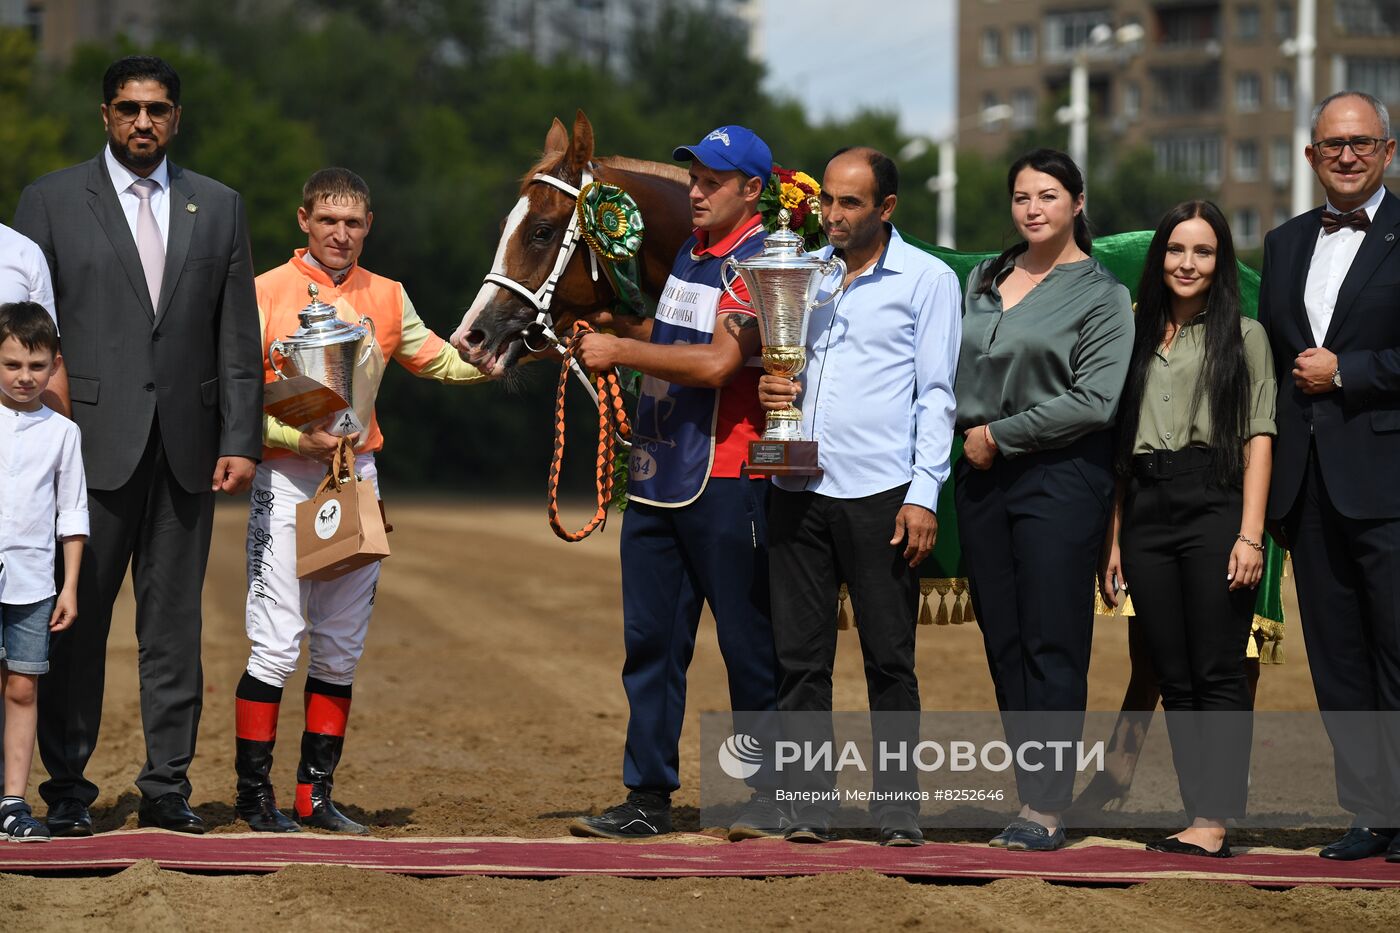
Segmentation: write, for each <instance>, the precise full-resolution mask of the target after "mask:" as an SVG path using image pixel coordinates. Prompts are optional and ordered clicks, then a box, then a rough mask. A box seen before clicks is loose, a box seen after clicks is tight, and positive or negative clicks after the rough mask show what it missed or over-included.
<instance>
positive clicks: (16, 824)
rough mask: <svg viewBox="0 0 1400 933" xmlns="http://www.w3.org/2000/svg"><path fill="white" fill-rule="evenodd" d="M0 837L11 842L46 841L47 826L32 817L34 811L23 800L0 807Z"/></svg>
mask: <svg viewBox="0 0 1400 933" xmlns="http://www.w3.org/2000/svg"><path fill="white" fill-rule="evenodd" d="M0 838H7V839H9V840H10V841H11V842H48V841H49V839H50V838H52V837H51V836H50V835H49V830H48V827H47V826H45V825H44V824H43V823H40V822H39V821H38V820H36V819H34V812H33V811H32V810H30V809H29V804H27V803H25V802H24V801H23V800H18V801H16V802H14V803H10V804H6V805H5V806H3V807H0Z"/></svg>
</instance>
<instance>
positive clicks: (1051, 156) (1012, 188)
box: [977, 149, 1094, 293]
mask: <svg viewBox="0 0 1400 933" xmlns="http://www.w3.org/2000/svg"><path fill="white" fill-rule="evenodd" d="M1023 169H1032V170H1033V171H1037V172H1044V173H1045V174H1046V175H1051V176H1053V177H1054V179H1055V180H1056V181H1058V182H1059V183H1060V184H1061V185H1064V188H1065V190H1066V191H1068V192H1069V196H1070V199H1071V200H1074V201H1078V200H1079V196H1080V195H1081V194H1083V193H1084V176H1083V175H1081V174H1080V172H1079V166H1077V165H1075V164H1074V160H1073V159H1071V158H1070V157H1069V156H1067V155H1065V154H1064V153H1063V152H1061V151H1060V150H1058V149H1032V150H1031V151H1030V152H1027V153H1026V154H1025V155H1023V156H1021V158H1019V159H1017V160H1016V161H1015V162H1012V163H1011V170H1010V171H1008V172H1007V173H1006V193H1007V195H1008V196H1009V195H1012V194H1015V192H1016V176H1017V175H1019V174H1021V171H1022V170H1023ZM1074 242H1075V243H1077V244H1079V248H1080V249H1082V250H1083V251H1084V252H1085V254H1086V255H1091V254H1093V252H1094V238H1093V236H1091V235H1090V233H1089V218H1088V217H1086V216H1085V212H1084V211H1082V210H1081V211H1080V212H1079V213H1078V214H1075V215H1074ZM1026 249H1027V244H1026V241H1025V240H1021V241H1019V242H1017V243H1016V244H1015V245H1014V246H1011V247H1010V248H1008V249H1006V250H1004V251H1003V252H1002V254H1001V255H1000V256H998V257H997V258H996V259H993V260H992V261H991V262H990V263H988V264H987V268H986V269H984V270H983V272H982V280H981V281H980V282H978V283H977V291H978V292H979V293H985V292H986V291H987V290H988V289H989V288H991V287H992V283H994V282H995V281H996V279H997V276H999V275H1001V270H1003V269H1005V268H1006V265H1007V263H1009V262H1012V261H1013V260H1015V258H1016V257H1017V256H1019V255H1021V254H1022V253H1024V252H1025V251H1026Z"/></svg>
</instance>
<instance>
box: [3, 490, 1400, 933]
mask: <svg viewBox="0 0 1400 933" xmlns="http://www.w3.org/2000/svg"><path fill="white" fill-rule="evenodd" d="M574 511H576V512H578V513H579V514H580V515H582V514H583V512H582V510H579V509H576V510H574ZM245 516H246V513H245V512H244V511H243V510H241V509H240V508H238V507H237V506H236V505H234V504H232V503H230V504H228V505H227V506H225V507H222V508H220V510H219V512H218V514H217V519H216V528H215V539H214V550H213V555H212V558H211V564H210V572H209V576H208V580H207V583H206V586H205V635H204V672H205V681H206V688H207V695H206V697H205V707H204V719H203V726H202V729H201V735H200V746H199V754H198V756H197V757H196V759H195V763H194V767H193V769H192V771H191V779H192V781H193V783H194V795H193V803H194V804H195V806H196V809H198V810H199V812H200V814H201V815H202V816H203V817H204V818H205V819H206V820H207V821H208V822H209V824H210V826H211V829H212V831H214V832H220V831H223V832H230V831H239V830H241V829H243V828H244V827H243V824H240V823H237V822H235V821H234V818H233V811H232V799H233V781H234V778H233V744H234V743H233V718H234V717H233V692H234V688H235V686H236V684H237V681H238V678H239V676H240V674H241V672H242V669H243V665H244V662H245V661H246V652H247V647H246V640H245V637H244V634H243V622H242V606H243V595H244V589H243V586H244V569H243V538H244V535H243V523H244V519H245ZM575 517H577V516H575ZM391 519H392V521H393V522H394V525H395V528H396V530H395V532H394V534H393V536H392V538H391V542H392V545H393V547H394V552H395V553H394V556H393V557H392V558H391V559H390V560H389V561H388V563H387V564H386V565H385V572H384V576H383V578H382V580H381V583H380V587H379V592H378V598H377V605H376V612H375V619H374V622H373V624H372V627H371V631H370V636H369V643H368V646H367V648H366V651H365V658H364V661H363V663H362V664H361V667H360V672H359V677H358V679H357V682H356V686H355V704H354V709H353V710H352V713H351V720H350V733H349V736H348V739H347V743H346V752H345V758H344V761H343V763H342V765H341V768H340V771H339V773H338V775H337V784H336V797H337V800H338V801H340V802H341V803H342V806H343V807H344V808H345V809H346V810H347V812H349V813H350V814H351V815H352V816H356V817H358V818H360V819H363V820H366V821H367V822H370V823H372V824H373V825H374V826H375V832H376V834H380V835H402V834H413V835H420V834H421V835H424V836H447V835H492V834H495V835H513V836H557V835H561V834H564V833H565V832H566V829H565V827H566V824H567V822H568V820H569V819H570V818H572V817H573V816H575V815H577V814H579V813H587V812H596V811H598V810H600V809H602V808H604V807H606V806H609V805H611V804H612V803H615V802H617V800H618V799H619V798H620V796H621V795H622V793H623V788H622V787H621V783H620V779H619V775H620V768H621V757H622V739H623V731H624V728H625V723H626V712H627V710H626V702H625V698H624V696H623V692H622V687H621V683H620V680H619V671H620V669H621V663H622V639H621V627H620V596H619V589H618V587H619V583H618V564H617V531H616V529H617V527H618V526H617V525H614V526H613V527H612V528H610V529H608V530H607V531H606V532H604V533H602V534H597V535H594V536H593V537H592V538H590V539H589V540H588V541H586V542H583V543H582V544H577V545H567V544H564V543H562V542H560V541H558V540H557V539H556V538H554V536H553V535H552V534H551V533H550V531H549V529H548V527H547V525H546V522H545V517H544V507H543V503H539V504H529V505H501V504H487V503H480V502H468V501H455V502H445V501H432V502H428V501H418V502H412V501H404V500H400V501H399V502H397V503H392V504H391ZM1290 600H1291V594H1290ZM1290 609H1291V601H1290ZM131 614H132V608H131V604H130V597H129V594H128V595H127V596H125V597H124V598H123V601H122V602H121V603H120V604H119V607H118V615H117V618H116V619H115V620H114V622H113V630H112V638H111V642H110V653H109V667H108V670H109V674H108V684H107V699H106V713H105V719H104V722H103V732H102V739H101V742H100V744H99V748H98V751H97V754H96V756H95V757H94V758H93V761H92V764H91V767H90V768H89V777H91V778H92V779H93V780H94V781H96V782H97V783H98V785H99V786H100V787H101V788H102V796H101V797H100V799H99V800H98V802H97V806H96V807H95V808H94V817H95V818H96V821H97V827H98V829H99V830H110V829H115V828H118V827H122V826H127V827H134V826H135V823H136V815H135V810H136V805H137V796H136V791H135V788H134V786H133V785H132V783H131V782H132V780H133V779H134V777H135V775H136V773H137V770H138V768H139V766H140V763H141V761H142V760H143V759H144V749H143V744H142V738H141V729H140V713H139V707H138V684H137V680H136V673H135V672H136V650H137V649H136V643H135V637H134V635H133V633H132V623H131ZM1293 618H1294V619H1296V615H1294V616H1293ZM1289 636H1290V637H1289V639H1288V642H1287V645H1288V649H1287V650H1288V663H1287V664H1285V665H1283V666H1270V667H1266V668H1265V670H1264V676H1263V679H1262V682H1261V684H1260V689H1259V696H1258V707H1259V708H1260V709H1307V708H1310V707H1311V705H1312V690H1311V685H1310V682H1309V680H1308V673H1307V666H1306V657H1305V655H1304V652H1303V645H1302V639H1301V637H1299V635H1298V632H1297V629H1296V625H1290V630H1289ZM918 655H919V675H920V681H921V685H922V694H923V702H924V706H925V707H926V708H929V709H949V710H952V709H991V708H995V704H994V699H993V696H992V690H991V683H990V681H989V679H988V675H987V672H986V667H985V663H984V661H983V659H982V650H981V644H980V638H979V635H978V632H977V630H976V628H975V626H961V627H955V626H947V627H929V628H923V629H920V640H919V649H918ZM1126 656H1127V655H1126V639H1125V634H1124V623H1123V622H1122V621H1121V620H1114V619H1100V620H1099V621H1098V626H1097V629H1096V631H1095V641H1094V659H1093V666H1092V670H1091V681H1090V706H1091V708H1094V709H1116V708H1117V706H1118V703H1119V700H1120V699H1121V697H1122V691H1123V687H1124V684H1125V683H1126V679H1127V664H1126ZM299 687H300V681H299V679H298V680H297V681H294V682H293V683H291V684H289V689H288V692H287V698H288V700H287V703H286V707H287V712H286V713H285V714H284V719H283V724H282V730H281V732H282V735H283V736H284V738H283V741H282V744H281V746H280V750H281V752H282V753H281V755H280V757H279V758H278V761H277V765H276V768H275V769H274V777H275V779H276V782H277V786H278V788H279V791H280V792H281V795H282V797H283V799H284V800H289V799H290V796H291V789H292V786H293V784H294V777H293V772H294V769H295V764H296V762H295V755H296V741H295V739H294V738H292V737H294V736H296V735H297V734H298V731H299V725H300V723H299V716H300V710H299V707H300V702H299V695H298V693H299ZM864 692H865V688H864V681H863V676H862V674H861V670H860V665H859V648H858V645H857V644H856V641H855V637H854V635H853V633H850V632H847V633H844V634H843V635H842V636H841V641H840V650H839V659H838V665H837V672H836V706H837V708H838V709H861V708H863V707H864V703H865V697H864ZM689 697H690V700H689V711H688V715H687V724H686V733H685V736H684V739H683V743H684V744H683V751H682V757H683V762H682V764H683V767H682V782H683V787H682V789H681V790H680V791H679V792H678V794H677V795H676V798H675V803H676V805H677V824H678V827H677V828H679V829H689V830H696V829H704V827H701V826H699V825H698V811H697V809H696V806H697V804H698V794H697V790H696V786H695V785H696V783H697V780H698V776H699V764H698V762H697V760H696V758H697V749H698V744H699V726H698V718H697V717H698V714H699V713H700V712H702V711H709V710H723V709H725V708H726V707H727V692H726V687H725V680H724V674H723V665H722V663H721V661H720V658H719V652H718V648H717V646H716V644H715V640H714V636H713V627H712V625H710V624H709V623H708V621H707V622H706V623H705V624H704V625H702V633H701V637H700V641H699V645H698V646H697V649H696V653H695V661H694V664H693V666H692V668H691V679H690V693H689ZM1330 835H1331V834H1330V833H1326V832H1323V833H1321V834H1317V833H1312V834H1308V833H1301V834H1295V835H1294V836H1292V837H1290V838H1287V839H1282V838H1274V839H1270V840H1267V841H1272V842H1275V843H1283V844H1291V845H1298V846H1306V845H1316V844H1318V843H1320V842H1322V841H1324V840H1325V839H1326V838H1327V837H1328V836H1330ZM938 838H947V839H954V838H968V839H980V838H981V834H980V833H979V834H976V835H972V836H968V835H967V833H966V832H965V831H964V832H963V833H962V835H961V836H959V835H958V834H957V833H953V834H951V835H948V834H947V833H944V834H940V835H939V836H938ZM1242 841H1244V842H1246V843H1247V842H1248V841H1249V840H1248V839H1244V840H1242ZM1259 841H1266V840H1259ZM1363 911H1364V912H1365V913H1364V914H1363V913H1362V912H1363ZM329 915H335V916H337V917H338V920H337V925H338V926H341V927H343V928H345V929H382V928H384V927H386V926H387V927H390V928H400V927H407V926H410V925H411V926H415V927H417V926H422V925H424V924H451V925H452V926H465V925H467V924H473V925H477V924H480V925H488V924H489V925H490V926H492V927H499V928H506V929H530V928H540V927H559V926H565V925H567V926H569V927H572V928H578V929H615V928H617V927H620V926H623V925H632V926H639V927H646V928H651V927H658V928H673V929H674V928H693V929H707V928H718V927H732V926H733V925H735V923H736V922H742V923H743V924H744V925H746V926H751V927H755V928H761V929H767V928H779V927H792V928H799V927H809V926H812V925H814V923H816V924H817V925H820V926H828V925H829V926H833V927H834V926H837V925H840V926H843V927H851V928H857V929H865V928H875V927H877V926H878V927H891V926H895V927H899V926H902V927H906V928H911V929H917V928H923V927H941V926H944V925H947V924H949V923H956V924H958V925H959V926H961V927H965V928H967V929H1022V928H1027V929H1029V928H1031V927H1035V928H1038V929H1039V928H1044V927H1046V926H1050V927H1060V926H1069V925H1071V924H1072V925H1073V926H1074V927H1076V928H1077V929H1081V930H1100V929H1103V930H1107V929H1121V928H1123V927H1126V926H1134V927H1138V928H1141V929H1145V930H1172V929H1203V928H1220V929H1224V928H1229V929H1230V930H1232V931H1246V930H1254V929H1259V930H1264V929H1271V930H1278V929H1294V928H1296V929H1309V928H1313V929H1315V928H1317V927H1320V926H1323V925H1335V926H1338V927H1340V928H1346V927H1349V926H1359V925H1360V924H1361V923H1362V922H1363V921H1362V918H1363V917H1365V920H1366V921H1367V922H1368V923H1367V925H1378V924H1384V923H1385V922H1386V920H1387V919H1388V920H1389V921H1390V922H1391V923H1394V922H1397V921H1400V896H1394V895H1386V894H1377V893H1367V892H1337V891H1331V890H1321V889H1296V890H1293V891H1289V892H1267V891H1258V890H1253V889H1249V888H1242V887H1237V886H1227V885H1213V884H1208V883H1202V882H1188V881H1171V882H1153V883H1150V884H1145V885H1139V886H1135V887H1131V888H1126V889H1102V888H1075V887H1070V886H1061V885H1051V884H1047V883H1044V882H1040V881H1034V880H1008V881H998V882H994V883H991V884H987V885H935V884H915V883H910V882H906V881H902V880H898V879H890V878H884V877H880V876H877V875H873V874H866V873H855V874H850V875H843V876H839V877H821V878H803V879H771V880H764V881H751V880H741V879H700V880H666V881H635V880H622V879H581V878H575V879H565V880H558V881H522V880H502V879H483V878H457V879H436V880H423V879H413V878H403V877H394V876H379V875H374V874H372V873H365V872H359V871H356V870H353V869H339V868H327V867H314V866H304V867H296V868H291V869H287V870H284V871H281V872H278V873H277V874H275V875H271V876H266V877H203V876H191V875H183V874H179V873H175V872H167V871H161V870H159V869H158V868H156V867H155V866H154V865H153V864H144V863H143V864H140V865H137V866H135V867H133V868H131V869H129V870H127V871H125V872H122V873H120V874H118V875H115V876H112V877H107V878H29V877H19V876H0V917H5V918H6V920H4V921H0V927H3V928H11V929H16V928H19V926H18V925H16V926H11V925H10V922H9V919H10V918H22V920H21V922H22V925H23V927H24V928H27V929H72V928H77V927H82V928H84V929H89V930H90V929H120V930H134V929H151V928H172V929H179V928H199V929H231V928H245V929H246V928H247V926H248V925H249V923H250V922H259V923H262V924H269V923H271V924H275V925H276V926H278V927H281V926H284V925H285V926H293V925H297V926H302V927H305V926H307V925H308V924H309V923H317V922H324V918H325V917H327V916H329ZM818 918H820V919H819V920H818Z"/></svg>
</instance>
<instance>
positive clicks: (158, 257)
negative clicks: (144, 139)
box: [131, 178, 165, 307]
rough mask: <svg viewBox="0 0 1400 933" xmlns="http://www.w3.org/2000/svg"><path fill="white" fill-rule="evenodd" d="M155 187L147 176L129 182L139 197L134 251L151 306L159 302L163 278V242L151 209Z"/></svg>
mask: <svg viewBox="0 0 1400 933" xmlns="http://www.w3.org/2000/svg"><path fill="white" fill-rule="evenodd" d="M157 187H159V186H158V185H157V184H156V183H155V182H154V181H151V179H149V178H142V179H141V180H139V181H134V182H132V183H131V190H132V192H133V193H134V194H135V195H136V196H137V197H138V198H140V199H141V206H140V207H138V208H137V209H136V252H137V253H138V254H140V256H141V268H142V269H143V270H145V273H146V288H148V289H150V292H151V306H152V307H156V306H158V305H159V304H160V283H161V280H162V279H164V278H165V243H164V242H163V241H162V240H161V238H160V227H159V226H158V225H157V224H156V214H155V211H153V210H151V195H153V194H155V191H156V188H157Z"/></svg>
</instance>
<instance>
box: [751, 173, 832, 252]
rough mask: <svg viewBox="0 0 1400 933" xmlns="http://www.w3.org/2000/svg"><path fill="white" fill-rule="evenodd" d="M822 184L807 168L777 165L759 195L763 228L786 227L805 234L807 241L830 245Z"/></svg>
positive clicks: (808, 245) (814, 246)
mask: <svg viewBox="0 0 1400 933" xmlns="http://www.w3.org/2000/svg"><path fill="white" fill-rule="evenodd" d="M821 192H822V186H821V185H819V184H817V180H816V179H815V178H813V177H812V176H811V175H808V174H807V173H806V172H798V171H794V170H792V169H788V168H779V167H777V166H774V167H773V174H772V175H770V176H768V184H767V186H765V187H764V189H763V194H761V195H760V196H759V198H758V212H759V214H760V215H761V216H762V217H763V228H764V229H765V230H768V231H769V232H772V231H774V230H777V229H778V228H779V227H786V228H787V229H789V230H791V231H792V232H793V233H796V234H797V235H798V236H800V237H802V240H803V245H804V246H805V247H806V248H807V249H809V250H814V249H819V248H821V247H822V246H825V245H826V234H824V233H822V204H821V201H820V200H819V199H818V195H820V194H821Z"/></svg>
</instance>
